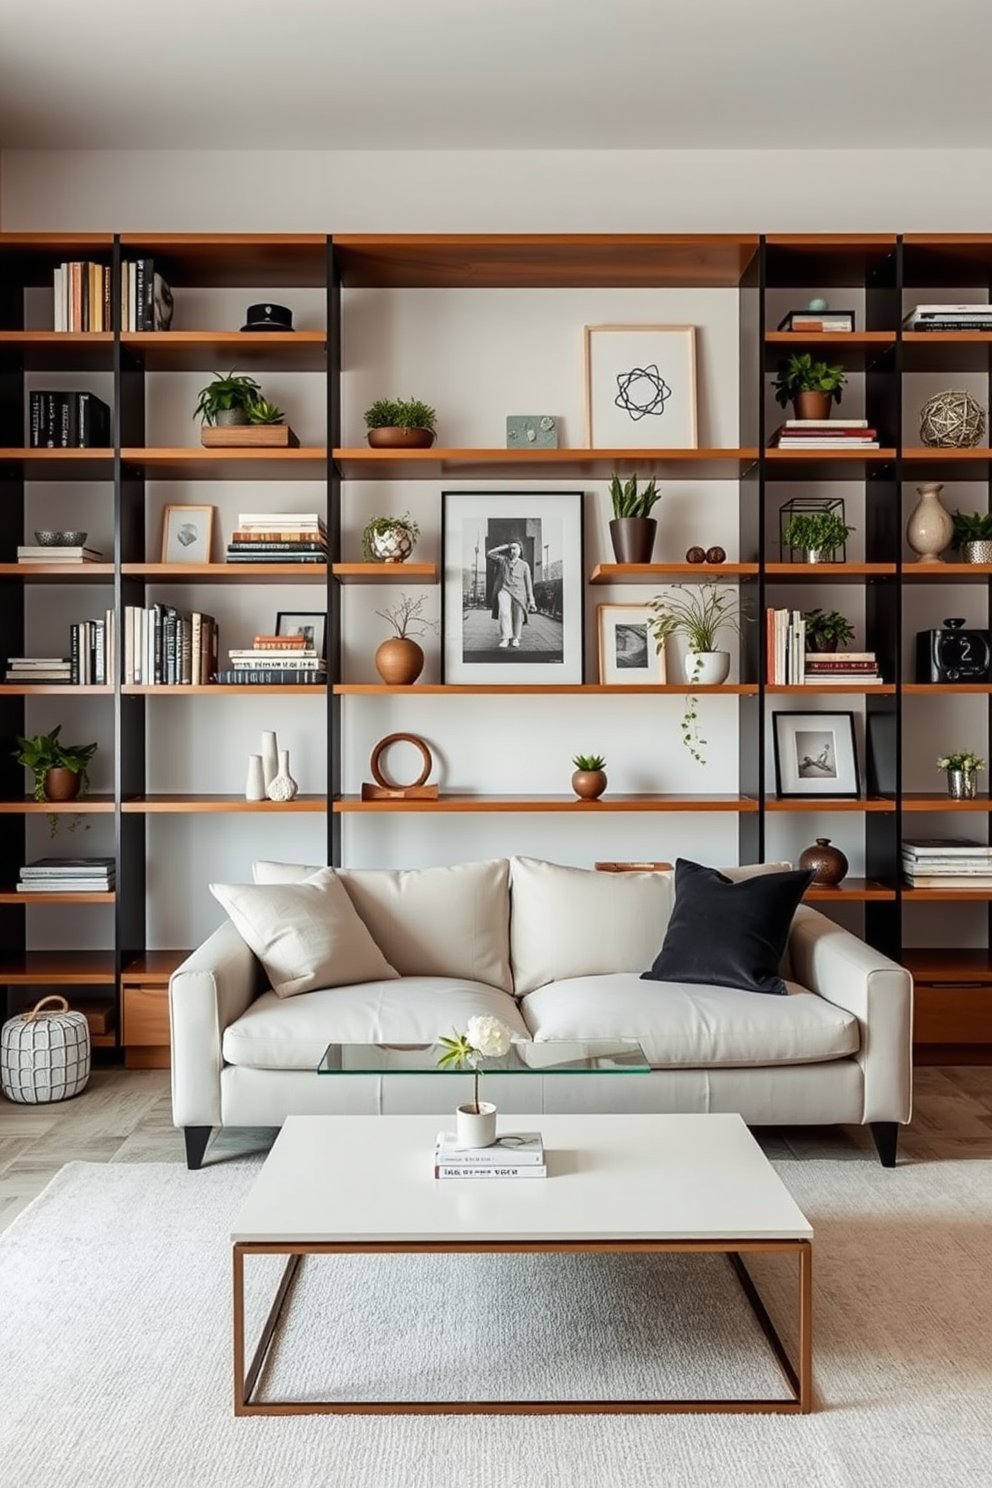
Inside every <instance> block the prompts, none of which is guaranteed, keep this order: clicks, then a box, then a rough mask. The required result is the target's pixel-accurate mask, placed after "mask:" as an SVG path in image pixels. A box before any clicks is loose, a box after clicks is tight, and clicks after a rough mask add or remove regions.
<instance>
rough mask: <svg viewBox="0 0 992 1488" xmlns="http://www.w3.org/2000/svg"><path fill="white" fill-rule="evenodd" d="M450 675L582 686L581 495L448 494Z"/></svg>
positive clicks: (445, 637) (445, 542)
mask: <svg viewBox="0 0 992 1488" xmlns="http://www.w3.org/2000/svg"><path fill="white" fill-rule="evenodd" d="M441 553H442V569H443V579H442V585H441V635H442V644H441V674H442V680H443V681H444V682H447V683H452V684H455V685H457V684H459V683H461V684H471V683H492V684H495V685H498V684H503V685H505V684H508V683H512V684H514V685H523V686H534V687H537V686H544V687H546V686H549V685H554V684H555V683H562V684H563V683H581V682H582V681H583V680H584V678H583V644H584V637H583V620H582V605H583V596H584V594H585V572H584V566H583V553H582V492H581V491H512V492H510V491H508V492H502V491H444V492H442V496H441Z"/></svg>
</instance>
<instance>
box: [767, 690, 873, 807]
mask: <svg viewBox="0 0 992 1488" xmlns="http://www.w3.org/2000/svg"><path fill="white" fill-rule="evenodd" d="M772 742H773V744H774V749H775V790H776V793H777V794H778V796H779V798H780V799H781V800H783V801H788V800H801V799H802V798H803V797H805V796H808V797H811V798H814V799H815V798H817V797H820V798H822V797H824V796H831V797H834V798H836V799H841V798H843V799H847V800H857V799H858V798H859V797H860V795H861V781H860V776H859V773H858V749H857V742H856V740H855V734H854V714H853V713H850V712H837V713H814V712H807V711H802V712H800V711H798V710H794V711H789V710H783V711H778V712H775V713H773V714H772Z"/></svg>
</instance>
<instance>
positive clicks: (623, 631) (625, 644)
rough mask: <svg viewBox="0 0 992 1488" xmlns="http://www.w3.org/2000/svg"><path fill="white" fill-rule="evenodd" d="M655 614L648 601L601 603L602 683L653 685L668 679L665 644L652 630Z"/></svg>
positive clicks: (608, 685)
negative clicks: (660, 644) (659, 645)
mask: <svg viewBox="0 0 992 1488" xmlns="http://www.w3.org/2000/svg"><path fill="white" fill-rule="evenodd" d="M653 618H654V615H653V611H652V610H651V609H649V607H648V606H647V605H631V604H604V605H598V606H597V620H598V622H599V623H598V626H597V630H598V633H599V680H600V684H601V685H602V686H604V687H631V686H645V685H648V686H652V685H655V684H657V683H660V682H664V681H665V648H664V646H662V648H661V650H660V651H659V650H658V648H657V644H656V642H655V638H654V635H653V634H652V631H651V620H652V619H653Z"/></svg>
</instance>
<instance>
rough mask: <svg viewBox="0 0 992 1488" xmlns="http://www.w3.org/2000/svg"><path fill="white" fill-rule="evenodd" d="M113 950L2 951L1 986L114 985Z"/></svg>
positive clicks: (0, 955) (0, 960)
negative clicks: (46, 984) (47, 984)
mask: <svg viewBox="0 0 992 1488" xmlns="http://www.w3.org/2000/svg"><path fill="white" fill-rule="evenodd" d="M114 982H115V975H114V953H113V951H0V986H4V985H6V986H8V987H24V986H31V985H33V984H35V983H42V984H44V983H50V984H51V985H52V986H54V987H69V986H73V985H78V986H95V987H112V986H113V985H114Z"/></svg>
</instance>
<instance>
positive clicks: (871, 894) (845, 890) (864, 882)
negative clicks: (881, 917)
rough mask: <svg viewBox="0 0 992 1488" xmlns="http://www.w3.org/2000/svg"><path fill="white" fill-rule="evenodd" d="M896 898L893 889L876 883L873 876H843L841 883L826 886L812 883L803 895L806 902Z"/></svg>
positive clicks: (834, 902)
mask: <svg viewBox="0 0 992 1488" xmlns="http://www.w3.org/2000/svg"><path fill="white" fill-rule="evenodd" d="M895 898H896V891H895V889H890V888H886V886H885V884H880V883H876V882H875V880H874V879H873V878H845V879H844V880H843V882H842V883H839V884H835V885H834V886H833V887H827V886H826V885H825V884H812V885H811V886H810V887H809V888H808V889H807V890H806V892H805V894H804V895H803V900H804V901H805V902H806V903H807V904H810V903H821V902H822V903H828V904H843V902H844V901H845V900H847V901H848V902H849V903H852V904H853V903H858V904H863V903H864V904H867V903H875V902H879V901H883V902H891V901H894V900H895Z"/></svg>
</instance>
